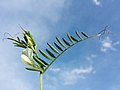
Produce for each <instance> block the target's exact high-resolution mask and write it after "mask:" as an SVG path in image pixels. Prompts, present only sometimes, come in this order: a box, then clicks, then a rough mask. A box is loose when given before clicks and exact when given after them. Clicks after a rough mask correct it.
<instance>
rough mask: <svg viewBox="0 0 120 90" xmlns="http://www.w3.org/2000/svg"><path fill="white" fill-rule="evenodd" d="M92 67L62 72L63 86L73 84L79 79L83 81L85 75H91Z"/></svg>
mask: <svg viewBox="0 0 120 90" xmlns="http://www.w3.org/2000/svg"><path fill="white" fill-rule="evenodd" d="M93 71H94V70H93V67H92V66H89V67H85V68H83V67H81V68H75V69H72V70H68V71H64V72H63V73H61V76H62V78H63V80H64V84H65V85H71V84H75V83H76V82H77V81H78V80H79V79H85V78H86V75H88V74H91V73H93Z"/></svg>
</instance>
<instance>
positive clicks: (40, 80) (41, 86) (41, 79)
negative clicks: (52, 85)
mask: <svg viewBox="0 0 120 90" xmlns="http://www.w3.org/2000/svg"><path fill="white" fill-rule="evenodd" d="M40 90H42V73H40Z"/></svg>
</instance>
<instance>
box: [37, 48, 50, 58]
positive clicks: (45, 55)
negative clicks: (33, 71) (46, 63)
mask: <svg viewBox="0 0 120 90" xmlns="http://www.w3.org/2000/svg"><path fill="white" fill-rule="evenodd" d="M39 52H40V53H41V54H42V55H43V56H44V57H45V58H47V59H49V60H52V58H51V57H50V56H48V55H47V54H46V53H45V52H44V51H42V50H39Z"/></svg>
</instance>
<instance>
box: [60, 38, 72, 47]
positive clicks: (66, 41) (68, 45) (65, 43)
mask: <svg viewBox="0 0 120 90" xmlns="http://www.w3.org/2000/svg"><path fill="white" fill-rule="evenodd" d="M62 40H63V41H64V43H65V44H66V45H68V46H70V44H69V43H68V42H67V41H66V40H65V39H64V38H62Z"/></svg>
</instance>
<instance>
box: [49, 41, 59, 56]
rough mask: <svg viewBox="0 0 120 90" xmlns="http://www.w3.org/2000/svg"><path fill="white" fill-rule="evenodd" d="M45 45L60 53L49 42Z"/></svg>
mask: <svg viewBox="0 0 120 90" xmlns="http://www.w3.org/2000/svg"><path fill="white" fill-rule="evenodd" d="M47 45H48V46H49V47H50V48H51V49H52V50H53V51H54V52H55V53H57V54H60V53H59V52H58V50H57V49H55V48H54V47H53V46H52V45H51V44H50V43H47Z"/></svg>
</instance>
